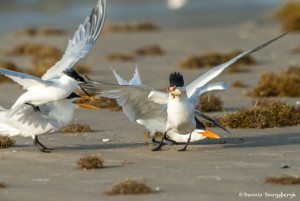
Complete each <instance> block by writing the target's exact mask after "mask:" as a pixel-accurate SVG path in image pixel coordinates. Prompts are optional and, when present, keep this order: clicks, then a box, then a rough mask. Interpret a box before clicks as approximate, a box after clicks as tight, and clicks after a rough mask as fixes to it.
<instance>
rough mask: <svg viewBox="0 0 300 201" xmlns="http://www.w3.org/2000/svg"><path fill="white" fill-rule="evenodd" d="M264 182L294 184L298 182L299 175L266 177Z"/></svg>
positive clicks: (299, 180) (299, 181) (299, 179)
mask: <svg viewBox="0 0 300 201" xmlns="http://www.w3.org/2000/svg"><path fill="white" fill-rule="evenodd" d="M264 183H265V184H279V185H295V184H300V177H299V176H289V175H284V176H278V177H267V178H265V180H264Z"/></svg>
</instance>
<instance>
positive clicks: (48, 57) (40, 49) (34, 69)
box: [8, 43, 91, 77]
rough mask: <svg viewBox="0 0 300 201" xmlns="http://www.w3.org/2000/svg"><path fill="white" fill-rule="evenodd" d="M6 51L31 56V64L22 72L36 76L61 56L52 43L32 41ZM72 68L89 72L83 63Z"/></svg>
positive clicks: (40, 74) (79, 71)
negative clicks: (35, 42) (34, 42)
mask: <svg viewBox="0 0 300 201" xmlns="http://www.w3.org/2000/svg"><path fill="white" fill-rule="evenodd" d="M8 53H9V54H14V55H27V56H31V57H32V60H31V63H32V65H31V66H30V67H29V68H27V69H25V70H24V72H25V73H28V74H30V75H34V76H37V77H41V76H42V75H44V73H46V71H47V70H48V69H49V68H50V67H52V66H53V65H54V64H55V63H56V62H57V61H59V60H60V59H61V57H62V56H63V53H62V51H61V50H60V49H58V48H57V47H55V46H53V45H48V44H33V43H23V44H20V45H17V46H15V47H14V49H13V50H12V51H10V52H8ZM74 68H75V69H76V70H78V73H85V74H88V73H90V72H91V69H90V67H88V66H86V65H83V64H76V65H75V66H74Z"/></svg>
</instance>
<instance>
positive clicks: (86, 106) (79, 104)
mask: <svg viewBox="0 0 300 201" xmlns="http://www.w3.org/2000/svg"><path fill="white" fill-rule="evenodd" d="M89 100H91V101H95V100H100V98H97V97H95V96H93V97H92V96H91V97H90V96H81V97H80V98H78V99H77V100H75V101H73V103H74V104H76V105H78V106H79V107H82V108H88V109H95V110H99V109H100V108H98V107H96V106H93V105H89V104H86V103H81V102H84V101H86V102H88V101H89Z"/></svg>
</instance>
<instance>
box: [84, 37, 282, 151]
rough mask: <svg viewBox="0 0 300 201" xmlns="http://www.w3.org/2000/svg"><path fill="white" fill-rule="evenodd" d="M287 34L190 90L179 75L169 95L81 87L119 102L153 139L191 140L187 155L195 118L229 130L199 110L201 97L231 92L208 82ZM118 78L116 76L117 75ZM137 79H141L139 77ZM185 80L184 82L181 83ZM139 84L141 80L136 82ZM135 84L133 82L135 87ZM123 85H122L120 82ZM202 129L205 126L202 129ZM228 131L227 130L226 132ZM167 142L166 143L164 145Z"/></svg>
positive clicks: (173, 77)
mask: <svg viewBox="0 0 300 201" xmlns="http://www.w3.org/2000/svg"><path fill="white" fill-rule="evenodd" d="M286 34H287V33H284V34H282V35H280V36H278V37H276V38H273V39H271V40H269V41H268V42H266V43H263V44H262V45H260V46H258V47H255V48H252V49H250V50H247V51H245V52H243V53H241V54H239V55H237V56H236V57H234V58H232V59H231V60H229V61H227V62H225V63H223V64H221V65H219V66H217V67H215V68H212V69H210V70H208V71H207V72H206V73H204V74H203V75H201V76H199V77H197V78H196V79H195V80H194V81H192V82H191V83H190V84H189V85H187V86H186V87H185V86H184V85H183V84H184V80H183V77H182V75H181V74H179V73H175V74H173V75H171V76H170V88H169V92H168V93H164V92H160V91H156V90H154V89H153V88H152V87H149V86H146V85H139V84H135V85H134V86H132V85H129V84H130V83H126V82H124V84H125V85H115V84H109V83H103V82H99V81H93V80H91V79H89V78H88V80H89V81H88V84H81V87H82V88H84V89H85V90H87V91H88V92H93V93H96V94H98V96H105V97H109V98H115V99H116V100H117V102H118V103H119V105H121V106H122V107H123V110H124V113H125V114H126V115H127V117H128V118H129V119H130V120H131V121H135V122H137V123H138V124H141V125H144V126H145V127H146V129H147V130H149V131H150V133H151V134H152V136H154V133H155V132H163V133H164V137H167V136H168V135H169V134H168V133H170V134H171V133H172V132H175V133H177V134H182V135H185V136H187V137H186V138H185V139H186V146H185V147H184V148H183V149H181V151H185V150H186V147H187V145H188V143H189V141H190V139H191V138H192V134H191V133H193V132H194V131H195V130H196V128H197V126H198V127H199V123H197V120H196V119H195V116H197V117H201V118H202V119H204V120H207V121H210V122H212V123H213V124H215V125H217V126H218V127H220V128H222V129H224V130H226V129H225V128H224V127H223V126H222V125H220V124H219V123H218V122H217V121H214V120H213V119H211V118H209V117H207V116H206V115H204V114H202V113H201V112H200V111H197V110H196V109H195V106H196V105H197V103H198V101H199V95H201V94H203V93H205V92H207V91H211V90H223V89H226V88H227V84H226V83H222V82H220V83H212V84H209V83H208V82H209V81H211V80H212V79H214V78H215V77H217V76H218V75H219V74H221V73H222V72H223V71H224V70H225V69H226V68H227V67H229V66H231V65H232V64H233V63H235V62H237V61H238V60H239V59H241V58H243V57H245V56H247V55H249V54H251V53H253V52H256V51H258V50H260V49H262V48H264V47H266V46H267V45H269V44H270V43H272V42H274V41H276V40H278V39H279V38H281V37H283V36H284V35H286ZM115 74H116V73H115ZM116 77H117V79H118V81H119V80H120V81H122V79H121V77H120V76H116ZM135 77H138V76H136V75H135ZM181 78H182V79H181ZM135 79H136V80H139V78H135ZM134 82H135V80H133V83H134ZM119 83H120V82H119ZM200 127H201V125H200ZM226 131H227V130H226ZM163 140H164V138H163V139H162V141H163ZM162 141H161V142H160V144H159V146H157V147H156V148H154V149H153V151H158V150H161V147H162V145H163V142H162Z"/></svg>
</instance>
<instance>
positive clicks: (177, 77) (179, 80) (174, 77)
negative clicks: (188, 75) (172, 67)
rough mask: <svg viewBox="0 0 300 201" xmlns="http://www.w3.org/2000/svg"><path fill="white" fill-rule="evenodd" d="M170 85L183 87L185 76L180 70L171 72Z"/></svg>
mask: <svg viewBox="0 0 300 201" xmlns="http://www.w3.org/2000/svg"><path fill="white" fill-rule="evenodd" d="M169 82H170V87H173V86H176V87H183V86H184V80H183V76H182V75H181V74H180V73H179V72H174V73H171V74H170V77H169Z"/></svg>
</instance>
